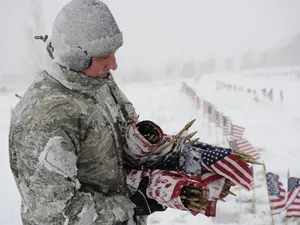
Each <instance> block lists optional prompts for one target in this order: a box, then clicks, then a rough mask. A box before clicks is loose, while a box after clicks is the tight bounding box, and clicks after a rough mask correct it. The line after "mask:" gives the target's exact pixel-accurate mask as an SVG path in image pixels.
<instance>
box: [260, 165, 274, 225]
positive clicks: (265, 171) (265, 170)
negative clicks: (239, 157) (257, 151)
mask: <svg viewBox="0 0 300 225" xmlns="http://www.w3.org/2000/svg"><path fill="white" fill-rule="evenodd" d="M263 164H264V166H263V167H264V173H265V179H266V185H267V191H268V180H267V169H266V164H265V162H263ZM268 198H269V206H270V214H271V218H272V225H274V218H273V214H272V208H271V205H270V197H269V191H268Z"/></svg>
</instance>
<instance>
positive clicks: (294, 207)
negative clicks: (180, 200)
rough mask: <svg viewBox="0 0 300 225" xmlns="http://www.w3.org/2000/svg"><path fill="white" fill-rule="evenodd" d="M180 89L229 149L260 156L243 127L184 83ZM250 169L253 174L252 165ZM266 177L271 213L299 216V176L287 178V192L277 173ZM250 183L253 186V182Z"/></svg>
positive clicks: (255, 157) (256, 156) (254, 157)
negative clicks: (284, 212)
mask: <svg viewBox="0 0 300 225" xmlns="http://www.w3.org/2000/svg"><path fill="white" fill-rule="evenodd" d="M181 91H182V92H184V93H185V94H186V95H187V96H188V97H189V98H190V99H192V100H193V101H195V103H196V107H197V109H201V108H203V114H204V116H207V117H208V122H210V123H214V124H215V126H216V128H217V127H219V128H221V129H222V131H223V136H224V137H226V139H227V140H228V144H229V146H230V148H231V149H233V150H236V151H239V152H244V153H247V154H248V155H250V156H251V157H252V158H253V159H255V160H258V159H259V158H260V154H259V152H258V151H257V150H256V149H255V148H254V147H253V146H252V145H251V144H250V142H249V141H248V140H247V139H246V138H243V134H244V131H245V128H244V127H242V126H239V125H236V124H233V123H232V120H231V119H230V117H228V116H225V115H224V113H222V112H220V111H219V110H217V108H216V107H215V106H214V105H213V104H212V103H210V102H209V101H206V100H201V99H200V98H199V97H198V96H197V94H196V92H195V91H194V90H193V89H192V88H191V87H189V86H188V85H187V84H186V83H182V89H181ZM251 169H252V176H253V167H251ZM238 172H239V173H240V174H244V176H247V175H249V174H245V173H243V171H238ZM266 179H267V186H268V194H269V202H270V207H271V213H272V215H275V214H279V213H281V212H283V211H284V210H287V217H300V178H295V177H290V178H288V192H286V190H285V189H284V188H283V184H282V182H281V181H280V179H279V176H278V175H276V174H274V173H271V172H268V173H266ZM251 185H252V186H254V183H252V184H251Z"/></svg>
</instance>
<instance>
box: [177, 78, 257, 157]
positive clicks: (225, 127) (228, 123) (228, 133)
mask: <svg viewBox="0 0 300 225" xmlns="http://www.w3.org/2000/svg"><path fill="white" fill-rule="evenodd" d="M181 91H182V92H184V93H185V94H186V95H187V96H188V97H190V98H191V99H192V100H194V101H195V102H196V107H197V109H201V108H203V114H204V116H207V117H208V122H210V123H214V124H215V126H216V128H220V129H221V130H222V131H223V136H224V137H225V138H226V139H227V140H228V143H229V146H230V148H231V149H233V150H236V151H240V152H244V153H247V154H248V155H250V156H251V157H252V158H253V159H255V160H258V159H259V158H260V155H259V152H258V151H257V150H256V149H255V148H254V147H253V146H252V145H251V144H250V142H249V141H248V140H247V139H246V138H243V134H244V131H245V128H244V127H242V126H239V125H237V124H234V123H232V120H231V118H230V117H229V116H226V115H224V113H222V112H221V111H219V110H218V109H217V108H216V107H215V106H214V105H213V104H212V103H210V102H209V101H207V100H202V99H200V98H199V97H198V96H197V94H196V92H195V91H194V90H193V89H192V88H191V87H189V86H188V85H187V84H185V83H183V84H182V90H181Z"/></svg>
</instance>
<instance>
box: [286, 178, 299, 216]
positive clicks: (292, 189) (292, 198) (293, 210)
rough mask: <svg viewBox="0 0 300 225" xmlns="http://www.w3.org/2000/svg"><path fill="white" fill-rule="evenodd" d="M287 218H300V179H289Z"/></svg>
mask: <svg viewBox="0 0 300 225" xmlns="http://www.w3.org/2000/svg"><path fill="white" fill-rule="evenodd" d="M286 216H287V217H300V178H295V177H289V179H288V200H287V214H286Z"/></svg>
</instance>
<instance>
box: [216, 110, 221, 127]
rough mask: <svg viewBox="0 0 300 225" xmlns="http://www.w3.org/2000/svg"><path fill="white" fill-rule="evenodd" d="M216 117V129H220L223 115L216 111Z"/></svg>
mask: <svg viewBox="0 0 300 225" xmlns="http://www.w3.org/2000/svg"><path fill="white" fill-rule="evenodd" d="M215 116H216V127H220V117H221V113H220V112H219V111H218V110H216V111H215Z"/></svg>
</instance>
